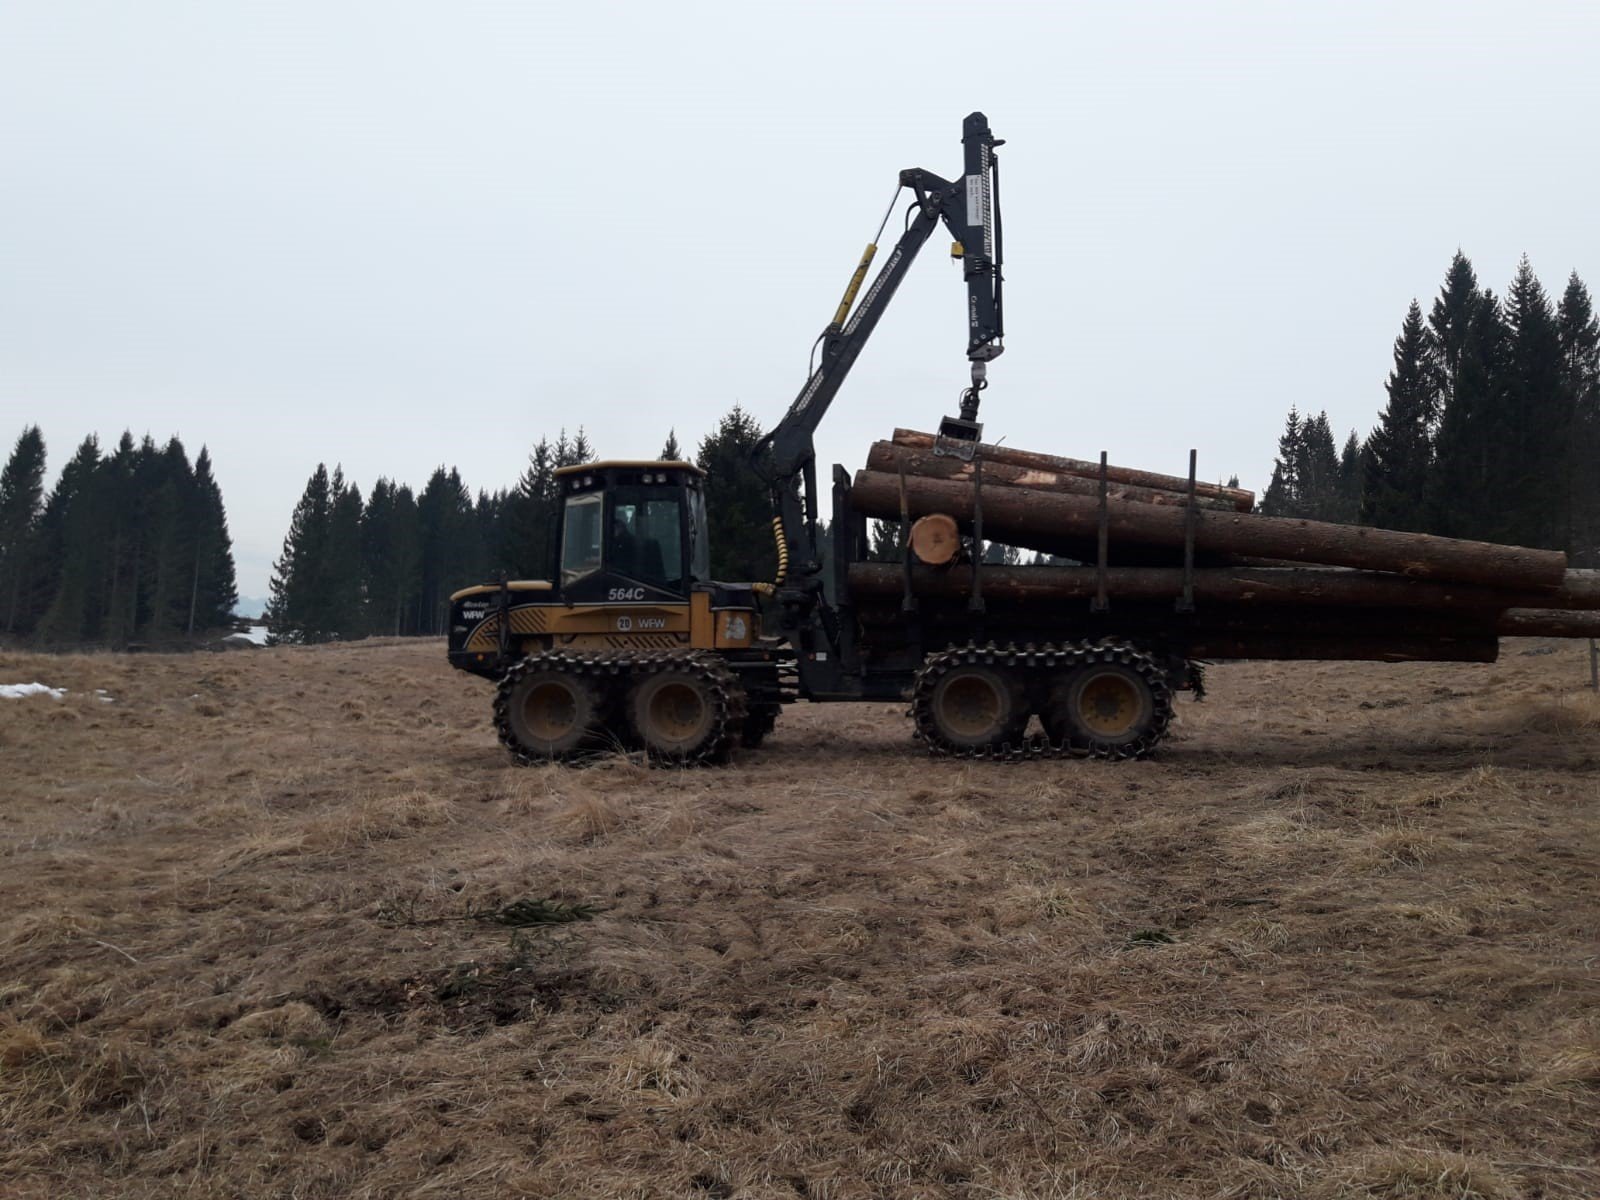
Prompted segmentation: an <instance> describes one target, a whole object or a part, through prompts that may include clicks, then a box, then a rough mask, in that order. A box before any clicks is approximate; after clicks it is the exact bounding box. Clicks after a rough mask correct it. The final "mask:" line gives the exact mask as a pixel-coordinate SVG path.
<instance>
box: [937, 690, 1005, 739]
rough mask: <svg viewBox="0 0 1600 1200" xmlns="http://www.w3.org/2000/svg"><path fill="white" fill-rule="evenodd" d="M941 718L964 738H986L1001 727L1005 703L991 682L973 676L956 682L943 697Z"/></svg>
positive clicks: (945, 691)
mask: <svg viewBox="0 0 1600 1200" xmlns="http://www.w3.org/2000/svg"><path fill="white" fill-rule="evenodd" d="M941 699H942V700H943V703H942V704H941V705H940V707H941V708H942V709H943V711H942V713H941V714H940V715H941V717H942V718H943V721H944V723H945V724H946V725H947V726H949V727H950V729H951V730H952V731H954V732H955V733H958V734H960V735H962V736H963V737H974V738H976V737H983V736H984V735H985V734H987V733H989V732H990V731H991V730H993V729H994V728H995V727H996V726H997V725H998V724H999V723H1000V718H1001V713H1002V710H1003V709H1004V707H1005V701H1004V700H1003V698H1002V697H1001V696H1000V693H999V692H998V691H996V690H995V687H994V685H993V684H991V683H990V682H989V681H988V680H987V679H982V678H979V677H977V676H972V675H969V676H967V677H965V678H962V679H956V680H952V681H951V682H950V684H949V685H948V686H947V687H946V688H945V689H944V694H943V696H942V697H941Z"/></svg>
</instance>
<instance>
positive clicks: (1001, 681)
mask: <svg viewBox="0 0 1600 1200" xmlns="http://www.w3.org/2000/svg"><path fill="white" fill-rule="evenodd" d="M919 711H923V712H926V714H927V721H928V723H929V725H930V726H931V728H929V729H926V730H924V731H923V735H924V737H928V736H929V735H930V734H931V735H932V737H933V738H935V739H937V740H938V741H939V742H941V743H943V744H944V745H946V746H948V747H950V748H952V749H955V750H992V749H998V748H1000V747H1002V746H1005V745H1008V744H1009V745H1012V746H1017V745H1020V744H1021V742H1022V734H1023V731H1024V730H1025V729H1026V728H1027V725H1028V705H1027V701H1026V699H1025V698H1024V689H1023V687H1022V686H1021V684H1020V682H1019V681H1018V680H1017V679H1016V678H1015V677H1013V676H1012V675H1011V673H1010V672H1008V671H1005V670H1004V669H1001V668H998V667H993V666H990V665H988V664H986V663H959V664H957V665H956V666H953V667H951V668H950V669H949V670H947V671H945V672H943V673H942V674H941V675H940V676H939V678H938V679H937V680H935V681H934V683H933V686H932V688H931V689H930V690H929V692H928V703H927V705H926V706H925V707H921V706H919Z"/></svg>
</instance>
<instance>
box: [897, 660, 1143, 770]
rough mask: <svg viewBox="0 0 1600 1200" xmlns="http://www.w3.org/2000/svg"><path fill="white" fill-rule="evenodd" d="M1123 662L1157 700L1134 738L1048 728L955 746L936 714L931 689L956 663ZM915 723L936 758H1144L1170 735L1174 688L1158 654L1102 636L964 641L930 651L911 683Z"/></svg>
mask: <svg viewBox="0 0 1600 1200" xmlns="http://www.w3.org/2000/svg"><path fill="white" fill-rule="evenodd" d="M1097 662H1110V663H1120V664H1122V665H1123V666H1125V667H1128V668H1130V669H1132V670H1134V671H1136V672H1138V674H1139V675H1140V676H1141V677H1142V678H1143V679H1144V681H1145V682H1146V683H1148V684H1149V685H1150V692H1151V696H1152V699H1153V700H1154V702H1155V713H1154V719H1153V720H1152V721H1151V723H1150V728H1149V729H1148V730H1147V731H1146V732H1145V733H1144V734H1143V735H1141V736H1140V737H1138V738H1136V739H1134V740H1133V741H1131V742H1122V743H1116V744H1112V743H1101V744H1093V743H1091V744H1088V745H1079V744H1076V743H1074V742H1073V740H1072V739H1071V738H1064V739H1062V740H1061V741H1060V742H1052V741H1051V740H1050V739H1049V737H1047V736H1046V735H1044V734H1037V733H1036V734H1031V735H1029V736H1026V737H1023V738H1021V739H1020V740H1019V741H1018V742H1016V743H1011V742H1003V743H1001V744H1000V745H998V746H975V747H966V746H955V745H952V744H951V743H949V742H948V741H946V740H945V739H944V738H943V737H941V736H940V734H939V731H938V726H937V724H936V723H935V721H934V719H933V692H934V687H935V685H937V684H938V682H939V680H940V678H941V677H943V676H944V675H945V674H947V673H948V672H950V671H951V670H953V669H954V668H956V667H959V666H966V665H968V664H983V665H985V666H995V667H1001V668H1004V669H1008V670H1012V671H1018V672H1020V673H1024V674H1025V675H1026V674H1032V673H1033V672H1037V671H1039V670H1041V669H1042V670H1045V671H1050V672H1058V671H1070V670H1073V669H1074V668H1076V667H1081V666H1088V665H1090V664H1091V663H1097ZM907 715H908V716H910V717H911V719H912V720H913V721H914V722H915V724H916V736H918V737H919V738H921V739H922V742H923V744H924V745H926V746H927V748H928V753H930V754H932V755H934V756H935V757H936V758H966V759H990V760H995V761H1001V762H1023V761H1026V760H1030V759H1040V758H1099V759H1108V760H1112V761H1117V760H1124V759H1133V758H1144V757H1145V756H1146V755H1148V754H1149V753H1150V752H1151V751H1152V750H1154V749H1155V748H1156V746H1157V744H1158V743H1160V741H1161V739H1162V738H1163V737H1165V736H1166V733H1167V728H1168V726H1170V725H1171V724H1172V688H1171V686H1170V685H1169V684H1168V682H1167V673H1166V671H1165V670H1163V669H1162V668H1161V666H1160V664H1159V663H1158V662H1157V661H1156V659H1155V658H1154V656H1152V655H1151V654H1149V653H1147V652H1146V651H1144V650H1141V649H1139V647H1137V646H1135V645H1132V644H1131V643H1128V642H1120V641H1114V640H1110V639H1107V640H1104V641H1098V642H1067V643H1062V644H1056V643H1046V644H1045V645H1043V646H1035V645H1033V644H1032V643H1029V644H1028V645H1026V646H1016V645H1011V644H1009V643H1008V644H1006V645H1004V646H996V645H995V644H994V643H993V642H991V643H989V644H988V645H986V646H975V645H966V646H958V647H954V648H952V649H949V650H942V651H940V652H939V653H937V654H930V655H929V656H928V658H927V659H926V661H925V662H924V663H923V666H922V670H920V671H918V672H917V678H916V682H915V683H914V684H913V685H912V691H911V711H910V712H909V713H908V714H907Z"/></svg>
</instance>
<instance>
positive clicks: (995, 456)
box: [869, 429, 1256, 512]
mask: <svg viewBox="0 0 1600 1200" xmlns="http://www.w3.org/2000/svg"><path fill="white" fill-rule="evenodd" d="M894 444H895V445H896V446H905V447H907V448H909V449H912V450H932V449H933V445H934V437H933V434H931V433H919V432H918V431H917V430H915V429H896V430H895V431H894ZM978 453H979V454H981V455H982V456H983V460H984V466H985V468H987V467H988V466H989V464H991V463H1004V464H1006V465H1007V466H1012V467H1025V468H1028V469H1030V470H1036V471H1049V472H1051V473H1053V474H1059V475H1078V476H1082V477H1084V478H1087V479H1093V480H1095V481H1096V482H1097V483H1098V481H1099V479H1100V464H1099V463H1097V462H1088V461H1087V460H1085V459H1081V458H1063V457H1061V456H1060V455H1057V454H1040V453H1038V452H1037V451H1033V450H1017V449H1014V448H1013V447H1011V446H991V445H989V444H988V443H987V442H983V443H980V444H979V445H978ZM869 465H870V464H869ZM1106 479H1107V480H1108V481H1110V482H1112V483H1124V484H1128V485H1129V486H1131V487H1140V488H1152V489H1154V490H1156V491H1162V492H1182V493H1183V494H1185V495H1187V494H1188V492H1189V481H1188V480H1187V479H1185V478H1183V477H1181V476H1178V475H1162V474H1160V473H1159V472H1156V471H1139V470H1135V469H1134V468H1132V467H1113V466H1108V467H1107V468H1106ZM1194 491H1195V495H1196V496H1204V497H1205V498H1207V499H1209V500H1224V501H1226V502H1227V503H1228V504H1229V505H1231V506H1232V507H1233V508H1236V509H1237V510H1238V511H1239V512H1249V511H1250V510H1251V509H1252V508H1254V507H1255V503H1256V497H1255V493H1254V492H1247V491H1245V490H1244V489H1243V488H1230V487H1223V486H1222V485H1221V484H1217V483H1206V482H1204V481H1202V480H1198V479H1197V480H1195V485H1194Z"/></svg>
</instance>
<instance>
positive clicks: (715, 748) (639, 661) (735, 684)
mask: <svg viewBox="0 0 1600 1200" xmlns="http://www.w3.org/2000/svg"><path fill="white" fill-rule="evenodd" d="M684 667H690V668H692V669H693V670H694V671H696V672H697V673H698V674H699V675H700V677H701V678H702V679H703V680H704V681H705V683H706V685H707V690H708V691H709V693H710V695H711V696H712V702H713V704H714V705H715V706H716V709H717V720H718V722H719V728H718V729H717V732H716V734H715V735H714V736H712V737H709V738H707V739H706V741H705V743H704V744H703V745H702V746H701V748H700V749H699V750H697V751H695V752H694V753H692V754H686V755H683V756H681V757H662V756H658V755H656V754H654V753H652V754H650V755H649V758H650V761H651V762H652V763H665V764H668V765H672V766H697V765H699V764H702V763H714V762H721V761H723V760H724V759H725V758H726V757H727V756H728V753H729V751H730V750H731V749H732V747H733V745H734V744H735V743H736V742H737V741H738V739H739V734H740V731H741V730H742V728H743V725H744V718H745V693H744V687H743V685H742V684H740V682H739V680H738V677H737V676H735V675H734V673H733V671H732V670H731V669H729V667H728V665H727V663H725V662H723V660H722V658H721V657H720V656H719V655H717V654H714V653H711V652H710V651H706V650H622V651H594V650H546V651H544V652H543V653H540V654H530V655H528V656H527V657H525V658H522V659H519V660H518V661H517V662H515V663H513V664H512V665H511V667H510V669H509V670H507V671H506V673H505V674H504V675H503V676H501V678H500V683H499V685H498V686H497V687H496V688H495V694H494V727H495V731H496V732H497V733H498V734H499V735H500V742H501V744H502V745H504V746H505V747H506V749H508V750H510V751H511V755H512V757H513V758H515V759H516V760H517V762H519V763H521V764H522V765H523V766H537V765H539V764H541V763H548V762H571V761H573V760H578V759H583V758H588V757H592V756H593V755H594V754H595V753H596V750H595V749H594V748H593V747H587V748H584V749H580V750H577V751H574V752H572V753H570V754H566V755H555V756H546V755H542V754H530V753H529V752H528V751H526V750H524V749H523V748H522V747H521V746H520V745H518V744H517V740H516V736H515V735H514V734H513V733H512V730H511V720H510V695H511V689H512V688H513V687H514V686H515V685H516V682H517V680H519V679H521V678H522V677H523V676H524V675H527V674H529V673H530V672H532V671H541V670H554V671H559V672H561V673H562V674H566V675H573V676H576V677H577V678H579V679H581V680H584V681H586V682H589V683H593V684H597V685H599V686H600V687H601V688H602V689H604V688H606V686H607V685H608V684H615V683H618V682H621V683H624V684H628V683H632V682H633V681H635V680H637V679H641V678H643V677H644V676H646V675H652V674H656V673H659V672H661V671H665V670H668V669H682V668H684ZM605 699H606V698H605V696H604V692H602V708H601V712H602V713H604V711H605ZM612 724H613V723H612V722H606V723H604V724H603V725H602V726H601V729H602V730H605V729H609V728H611V726H612ZM631 732H632V731H631V730H630V733H631Z"/></svg>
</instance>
